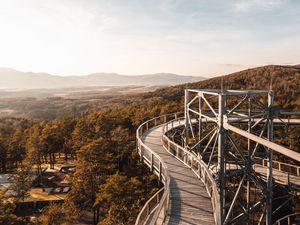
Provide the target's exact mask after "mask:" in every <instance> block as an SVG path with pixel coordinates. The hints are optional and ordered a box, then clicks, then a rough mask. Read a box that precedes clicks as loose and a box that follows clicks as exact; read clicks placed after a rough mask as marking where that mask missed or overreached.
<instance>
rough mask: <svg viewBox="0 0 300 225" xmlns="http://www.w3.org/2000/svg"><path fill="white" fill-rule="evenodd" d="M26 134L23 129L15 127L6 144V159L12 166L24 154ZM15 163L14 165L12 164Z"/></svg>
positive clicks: (16, 164)
mask: <svg viewBox="0 0 300 225" xmlns="http://www.w3.org/2000/svg"><path fill="white" fill-rule="evenodd" d="M25 144H26V134H25V131H24V129H22V128H20V127H19V128H17V129H16V130H15V132H14V133H13V135H12V136H11V137H10V141H9V146H8V154H7V155H8V160H9V162H10V164H11V166H10V167H11V168H12V167H15V168H16V167H17V166H18V163H20V162H21V161H22V160H23V159H24V157H25V154H26V146H25ZM13 164H15V165H13Z"/></svg>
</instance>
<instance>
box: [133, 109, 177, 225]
mask: <svg viewBox="0 0 300 225" xmlns="http://www.w3.org/2000/svg"><path fill="white" fill-rule="evenodd" d="M177 115H179V114H178V113H177V114H168V115H163V116H159V117H156V118H153V119H150V120H148V121H146V122H144V123H143V124H142V125H140V126H139V128H138V129H137V132H136V139H137V150H138V153H139V155H140V157H141V160H142V161H143V162H144V163H145V164H147V165H148V166H149V168H150V169H151V171H152V172H153V173H155V174H156V175H157V176H158V177H159V180H160V181H161V182H162V183H163V184H164V187H163V188H162V189H160V190H159V191H158V192H157V193H156V194H154V196H152V197H151V198H150V199H149V200H148V201H147V202H146V204H145V206H144V207H143V209H142V210H141V212H140V213H139V215H138V218H137V220H136V223H135V225H144V224H146V222H148V224H149V225H161V224H163V222H164V220H165V218H166V216H167V211H168V209H169V203H170V178H169V174H168V171H167V168H166V165H165V164H164V162H163V161H162V160H161V158H160V157H159V156H158V155H157V154H156V153H155V152H154V151H153V150H152V149H150V148H149V147H148V146H146V145H145V144H144V143H143V135H144V134H145V133H147V132H148V131H149V130H150V129H151V128H153V127H156V126H159V125H162V124H164V123H166V122H168V121H170V120H174V119H176V118H177ZM153 213H154V214H153ZM152 214H153V215H152ZM150 215H152V218H151V221H148V220H149V218H150Z"/></svg>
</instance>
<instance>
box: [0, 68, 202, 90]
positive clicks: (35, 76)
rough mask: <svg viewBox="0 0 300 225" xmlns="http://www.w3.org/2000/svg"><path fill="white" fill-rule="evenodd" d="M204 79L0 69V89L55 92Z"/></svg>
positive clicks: (200, 78)
mask: <svg viewBox="0 0 300 225" xmlns="http://www.w3.org/2000/svg"><path fill="white" fill-rule="evenodd" d="M203 79H205V78H204V77H200V76H199V77H198V76H182V75H177V74H171V73H157V74H147V75H132V76H131V75H120V74H116V73H94V74H89V75H83V76H55V75H51V74H47V73H31V72H20V71H17V70H13V69H8V68H0V89H58V88H70V87H92V86H93V87H95V86H128V85H137V86H170V85H176V84H182V83H188V82H195V81H200V80H203Z"/></svg>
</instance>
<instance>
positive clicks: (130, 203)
mask: <svg viewBox="0 0 300 225" xmlns="http://www.w3.org/2000/svg"><path fill="white" fill-rule="evenodd" d="M141 194H142V183H141V182H140V181H139V180H138V179H137V178H127V177H126V176H121V175H119V174H115V175H112V176H110V177H109V178H108V179H107V180H106V183H105V184H102V185H100V191H99V193H98V194H97V200H96V202H95V206H96V207H101V208H102V209H104V210H105V212H106V218H105V219H104V220H103V221H101V222H100V223H99V224H100V225H114V224H119V225H126V224H134V221H135V218H136V215H137V214H138V212H139V210H140V207H139V201H140V200H139V199H140V195H141Z"/></svg>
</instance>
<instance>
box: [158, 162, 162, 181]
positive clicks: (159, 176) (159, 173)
mask: <svg viewBox="0 0 300 225" xmlns="http://www.w3.org/2000/svg"><path fill="white" fill-rule="evenodd" d="M158 167H159V170H158V171H159V172H158V179H159V181H160V182H161V170H162V169H161V162H160V161H159V166H158Z"/></svg>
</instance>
